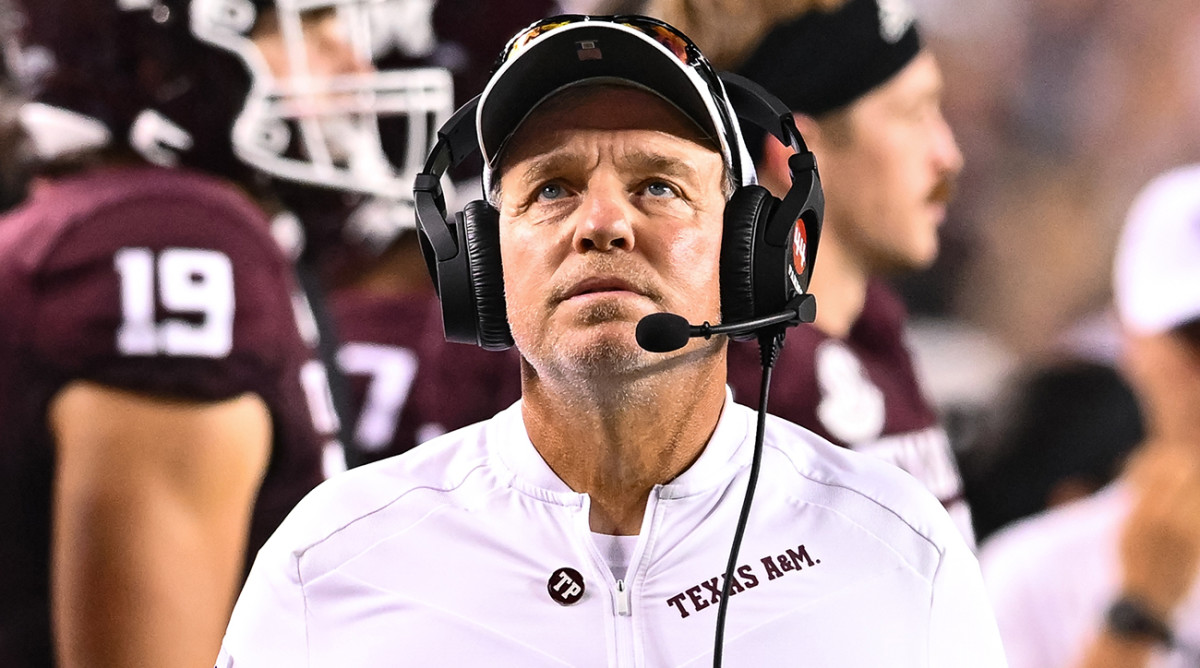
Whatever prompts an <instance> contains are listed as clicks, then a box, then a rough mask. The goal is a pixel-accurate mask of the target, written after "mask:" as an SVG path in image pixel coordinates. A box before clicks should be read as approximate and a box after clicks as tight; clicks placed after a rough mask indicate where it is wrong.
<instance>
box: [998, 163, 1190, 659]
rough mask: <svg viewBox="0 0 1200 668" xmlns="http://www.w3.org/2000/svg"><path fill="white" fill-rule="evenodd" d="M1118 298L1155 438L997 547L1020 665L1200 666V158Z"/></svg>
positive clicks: (1165, 190) (1002, 596) (1135, 237)
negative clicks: (1089, 488) (1111, 477)
mask: <svg viewBox="0 0 1200 668" xmlns="http://www.w3.org/2000/svg"><path fill="white" fill-rule="evenodd" d="M1113 294H1114V298H1115V303H1116V310H1117V314H1118V316H1119V318H1120V320H1121V324H1122V327H1123V330H1124V339H1125V348H1124V351H1123V353H1122V356H1123V358H1122V364H1123V369H1124V371H1125V372H1126V375H1127V376H1128V378H1129V381H1130V384H1131V385H1132V386H1133V388H1134V391H1135V393H1136V394H1137V395H1138V399H1139V401H1140V404H1141V406H1142V409H1143V412H1144V417H1145V427H1146V438H1145V440H1144V441H1143V442H1142V444H1141V445H1140V446H1139V447H1138V449H1137V450H1136V451H1135V454H1134V455H1133V459H1132V461H1131V463H1130V465H1129V466H1128V467H1127V469H1126V471H1125V472H1124V473H1123V474H1122V475H1121V476H1120V477H1119V478H1117V480H1116V482H1114V483H1113V484H1111V485H1109V486H1108V487H1106V488H1104V489H1102V490H1101V491H1099V492H1097V493H1096V494H1095V495H1093V496H1091V497H1088V498H1086V499H1084V500H1082V501H1079V502H1076V503H1073V504H1070V505H1068V506H1064V507H1061V508H1058V509H1054V510H1050V511H1047V512H1046V513H1043V514H1041V515H1037V516H1034V517H1033V518H1030V519H1027V520H1024V521H1022V522H1020V523H1018V524H1016V525H1013V526H1012V527H1010V528H1009V529H1007V530H1005V531H1001V532H1000V533H998V534H996V536H995V537H994V538H992V539H991V540H989V541H988V542H987V543H985V544H984V546H983V551H982V553H981V557H980V558H981V562H982V565H983V567H984V574H985V576H986V578H987V584H988V589H989V591H990V593H991V595H992V598H993V600H994V602H995V606H996V613H997V616H998V619H999V622H1000V628H1001V633H1002V635H1003V637H1004V642H1005V648H1006V649H1007V651H1008V653H1009V656H1010V658H1011V660H1012V664H1013V665H1014V666H1021V667H1034V666H1046V667H1049V666H1056V667H1057V666H1063V667H1066V666H1077V667H1087V668H1091V667H1093V666H1094V667H1100V666H1107V667H1111V668H1121V667H1125V666H1156V667H1166V666H1169V667H1175V666H1179V667H1182V666H1195V665H1197V663H1198V662H1200V593H1198V592H1197V589H1196V585H1195V582H1196V575H1197V571H1198V569H1200V521H1198V519H1197V518H1200V166H1190V167H1185V168H1181V169H1176V170H1173V171H1171V172H1168V173H1166V174H1164V175H1161V176H1159V177H1158V178H1156V179H1155V180H1154V181H1152V182H1151V183H1150V184H1149V185H1148V186H1147V187H1146V188H1145V189H1144V190H1143V191H1142V193H1141V194H1140V195H1139V196H1138V197H1137V199H1136V200H1135V202H1134V204H1133V206H1132V208H1131V209H1130V211H1129V216H1128V218H1127V220H1126V223H1125V229H1124V230H1123V232H1122V235H1121V238H1120V241H1119V243H1118V246H1117V253H1116V259H1115V270H1114V284H1113Z"/></svg>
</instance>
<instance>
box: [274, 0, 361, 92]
mask: <svg viewBox="0 0 1200 668" xmlns="http://www.w3.org/2000/svg"><path fill="white" fill-rule="evenodd" d="M279 21H280V17H279V16H278V15H277V14H276V13H275V12H274V11H268V12H265V13H264V14H263V15H262V16H261V17H260V18H259V21H258V23H257V25H255V28H254V33H253V36H252V39H253V40H254V44H255V46H257V47H258V50H259V52H260V53H261V54H262V57H263V60H264V61H266V63H267V67H268V68H270V70H271V74H273V75H274V76H275V77H276V78H277V79H288V78H290V77H293V76H302V75H304V76H308V77H312V78H313V79H318V80H319V79H322V78H325V77H332V76H337V75H340V74H356V73H363V72H370V71H371V64H370V63H367V62H364V61H363V60H362V59H360V58H359V57H358V56H357V55H355V53H354V51H353V49H352V48H351V45H350V41H349V39H348V38H347V35H346V26H345V25H344V24H343V21H342V20H341V18H340V17H339V16H338V13H337V11H336V10H334V9H331V8H324V9H320V10H314V11H308V12H303V13H302V14H301V15H300V27H301V32H302V34H303V39H304V45H303V48H302V49H298V50H296V51H294V52H289V46H288V44H287V41H286V40H285V39H284V33H283V31H282V30H281V29H280V28H281V27H280V25H279ZM299 68H303V71H297V70H298V69H299Z"/></svg>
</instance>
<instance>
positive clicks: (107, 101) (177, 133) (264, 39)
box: [0, 0, 404, 668]
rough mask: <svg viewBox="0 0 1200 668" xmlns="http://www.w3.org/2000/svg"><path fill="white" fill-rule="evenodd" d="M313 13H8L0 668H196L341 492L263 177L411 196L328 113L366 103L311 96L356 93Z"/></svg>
mask: <svg viewBox="0 0 1200 668" xmlns="http://www.w3.org/2000/svg"><path fill="white" fill-rule="evenodd" d="M308 5H309V9H308V10H306V11H305V12H303V13H298V12H296V11H294V10H289V9H287V8H286V7H285V8H277V7H276V5H275V3H274V2H273V1H272V0H255V1H254V2H230V1H227V0H146V1H144V2H128V1H125V0H69V1H67V0H28V1H23V2H19V3H17V4H16V5H15V7H14V9H16V10H19V12H20V16H19V18H17V19H15V23H16V25H18V26H19V30H20V32H19V38H20V42H21V48H19V49H11V48H8V45H7V44H6V49H5V52H6V55H13V56H15V57H16V59H17V71H19V72H20V74H21V77H22V80H23V82H24V83H25V84H26V85H27V86H29V90H28V95H29V98H30V102H28V103H27V104H24V105H22V106H21V108H20V110H19V113H18V115H19V118H20V120H21V123H22V125H23V127H24V128H25V130H26V132H27V136H28V139H29V143H30V146H31V150H32V151H33V152H34V155H35V160H36V162H35V164H34V166H33V168H34V181H33V183H32V186H31V192H30V194H29V196H28V197H27V198H26V199H25V201H24V202H23V203H22V204H21V205H19V206H18V207H17V208H16V209H15V210H13V211H11V212H10V213H8V214H7V215H6V216H4V217H3V218H0V303H3V304H4V308H3V309H2V310H0V533H2V534H3V535H4V540H2V541H0V564H3V565H4V567H3V569H0V665H4V666H6V667H7V666H13V667H23V666H51V665H56V666H62V667H64V668H70V667H75V666H88V667H107V666H120V667H128V666H181V667H187V666H196V667H201V666H204V667H207V666H211V665H212V657H213V656H214V655H215V654H216V652H217V649H218V647H219V642H220V634H221V630H222V629H223V628H224V626H225V624H226V623H227V621H228V617H229V613H230V610H231V609H232V605H233V602H234V599H235V597H236V595H237V592H238V590H239V588H240V586H241V583H242V581H243V579H244V577H245V573H246V571H247V569H248V566H249V563H250V561H251V560H252V559H253V556H254V554H255V553H256V552H257V551H258V548H259V547H260V546H261V545H262V543H263V542H264V541H265V540H266V538H267V536H268V535H270V533H271V532H272V531H273V530H274V529H275V527H276V526H277V525H278V524H279V522H280V521H281V520H282V518H283V517H284V516H285V515H286V513H287V512H288V511H289V510H290V509H291V508H292V506H293V505H294V504H295V503H296V502H297V501H299V500H300V499H301V498H302V497H303V496H304V495H305V494H306V493H307V492H308V491H309V490H311V489H312V488H313V487H314V486H315V485H317V484H318V483H319V482H321V481H322V480H323V479H324V478H325V477H326V476H327V475H330V474H332V473H334V472H337V471H339V470H342V469H344V468H345V459H344V455H343V454H342V450H341V445H340V443H338V441H337V439H336V435H335V431H336V428H337V425H338V420H337V416H336V414H335V413H334V412H333V410H332V402H331V400H330V396H329V389H328V385H327V383H326V376H327V374H326V370H325V369H326V365H325V364H324V362H323V360H322V359H321V358H320V357H319V356H318V354H317V352H318V349H317V348H316V345H317V344H319V343H320V342H319V341H317V340H316V338H315V337H314V336H313V334H314V326H313V321H314V317H313V314H312V312H311V311H310V309H309V308H308V306H307V299H306V297H305V295H304V293H303V292H302V291H301V290H300V287H299V285H298V283H297V280H296V278H295V276H294V275H293V269H292V266H291V265H290V264H289V261H288V258H287V257H285V255H284V254H283V253H282V252H281V250H280V248H279V246H278V245H277V244H276V241H275V239H274V238H273V237H272V235H271V234H270V230H269V219H270V218H271V217H272V216H274V215H276V214H277V213H279V212H281V211H282V210H283V204H282V203H281V201H280V198H279V197H278V193H277V192H276V191H275V190H274V189H273V188H271V187H268V186H267V185H266V181H267V175H270V176H273V177H278V178H283V179H288V180H294V181H300V182H305V183H311V184H318V183H324V184H326V185H328V186H329V187H335V188H341V187H347V186H348V185H352V184H366V185H368V186H370V187H378V188H379V189H380V190H385V189H386V188H389V187H390V188H391V189H392V191H395V192H398V191H399V190H401V189H402V188H403V187H404V186H401V185H399V182H395V183H392V184H390V185H389V183H388V176H389V172H388V170H386V169H381V168H380V165H381V164H382V162H381V161H379V160H377V159H376V158H377V157H378V156H379V155H380V154H381V152H380V150H379V149H378V147H377V148H376V150H375V151H374V152H372V151H370V150H368V149H370V147H371V144H370V142H366V141H363V138H364V137H367V138H369V137H370V134H369V133H367V132H365V130H364V127H365V121H366V119H368V118H369V117H370V114H368V113H366V112H365V111H364V110H361V109H359V108H358V107H357V106H353V105H349V106H348V105H347V104H346V99H345V96H344V95H343V96H342V97H338V96H337V95H336V94H335V93H333V92H331V91H335V90H342V91H346V90H350V91H353V92H352V95H353V97H354V99H355V100H362V99H366V98H368V97H370V96H368V95H366V94H365V92H366V91H365V90H364V88H363V87H362V86H358V87H354V86H350V87H349V88H346V87H343V88H340V89H337V88H336V87H335V88H326V89H325V90H326V92H325V93H322V94H316V93H314V90H313V84H314V83H316V82H328V81H332V80H337V81H344V80H345V78H346V77H348V78H350V79H354V80H355V82H360V83H362V79H364V78H365V77H366V75H368V74H371V71H370V70H371V68H370V63H369V55H370V52H369V50H367V49H363V48H361V42H356V41H354V39H355V38H356V37H361V36H362V35H356V34H354V31H352V30H349V29H347V24H346V23H344V21H343V19H345V18H347V13H348V12H353V11H354V10H355V7H354V6H353V4H352V3H347V2H339V3H327V4H325V5H321V3H308ZM335 5H336V9H335ZM375 6H377V7H378V6H379V5H378V3H375ZM362 17H363V14H361V13H360V14H358V15H355V17H354V18H362ZM350 25H354V26H360V25H363V23H361V22H359V21H356V22H354V23H352V24H350ZM356 45H358V46H356ZM377 97H380V98H381V99H387V98H386V96H384V95H379V96H377ZM326 105H331V106H332V108H333V109H343V110H345V109H347V108H350V109H353V110H354V112H355V113H354V114H351V115H346V114H344V113H343V114H338V113H334V112H332V111H330V106H326ZM377 144H378V142H376V145H377ZM235 153H236V155H235Z"/></svg>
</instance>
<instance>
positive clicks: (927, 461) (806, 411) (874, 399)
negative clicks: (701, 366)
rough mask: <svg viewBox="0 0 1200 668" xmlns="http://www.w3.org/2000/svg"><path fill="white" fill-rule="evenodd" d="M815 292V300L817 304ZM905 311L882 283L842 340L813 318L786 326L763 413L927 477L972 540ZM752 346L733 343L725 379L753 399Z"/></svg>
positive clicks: (756, 366)
mask: <svg viewBox="0 0 1200 668" xmlns="http://www.w3.org/2000/svg"><path fill="white" fill-rule="evenodd" d="M820 301H821V300H820V296H819V295H818V297H817V308H818V310H819V309H820ZM906 318H907V313H906V311H905V309H904V306H903V304H902V303H901V302H900V300H899V298H898V297H897V296H896V295H895V294H894V293H893V292H892V290H891V289H890V288H888V287H887V286H886V285H885V284H884V283H882V282H880V281H873V282H871V283H870V284H869V285H868V287H867V297H866V302H865V304H864V305H863V312H862V314H861V315H860V316H859V318H858V321H857V322H855V323H854V326H853V327H852V328H851V330H850V334H849V335H848V336H847V337H846V338H845V339H837V338H833V337H830V336H827V335H826V334H825V333H824V332H822V331H821V330H820V329H817V328H816V327H814V326H812V325H801V326H799V327H794V328H792V329H790V330H788V334H787V340H786V342H785V343H784V346H783V350H782V351H781V352H780V356H779V360H778V361H777V362H776V363H775V370H774V372H773V375H772V378H771V393H770V395H769V397H768V400H767V411H768V412H769V413H772V414H774V415H778V416H780V417H782V418H784V419H786V420H789V421H791V422H794V423H796V424H798V425H800V426H802V427H806V428H808V429H810V430H812V431H814V432H816V433H818V434H820V435H821V436H824V437H825V438H827V439H829V440H830V441H832V442H834V443H836V444H838V445H841V446H842V447H847V448H851V449H853V450H859V451H862V452H866V453H868V454H871V455H874V456H876V457H879V458H880V459H883V460H886V461H889V462H891V463H893V464H895V465H897V466H899V467H900V468H902V469H904V470H905V471H908V472H909V473H910V474H912V475H913V476H914V477H916V478H917V479H918V480H920V481H922V482H923V483H925V485H926V486H927V487H928V488H929V490H930V491H931V492H933V493H934V495H936V496H937V497H938V498H939V499H940V500H941V501H942V504H943V505H945V506H946V509H947V510H948V511H949V512H950V513H951V515H952V516H954V520H955V522H956V523H957V524H958V525H959V528H960V529H962V530H963V533H964V536H966V537H967V539H968V540H969V541H970V540H972V537H973V532H972V531H971V524H970V513H969V511H968V510H967V506H966V503H965V501H964V500H963V497H962V478H961V476H960V475H959V473H958V468H957V466H956V465H955V463H954V459H953V453H952V451H951V449H950V441H949V438H948V437H947V435H946V431H945V429H943V428H942V426H941V425H940V424H939V421H938V416H937V414H936V413H935V412H934V410H933V408H932V407H931V406H930V405H929V402H928V401H927V400H926V398H925V395H924V393H923V392H922V391H921V387H920V384H919V383H918V382H917V375H916V371H915V370H914V368H913V362H912V356H911V355H910V353H909V350H908V347H907V346H906V344H905V342H904V322H905V320H906ZM761 379H762V366H761V363H760V361H759V353H758V344H757V343H754V342H749V343H739V342H733V343H731V344H730V346H729V385H730V387H732V389H733V396H734V399H736V400H737V401H738V402H739V403H742V404H745V405H747V406H750V407H752V408H757V407H758V398H759V388H760V386H761Z"/></svg>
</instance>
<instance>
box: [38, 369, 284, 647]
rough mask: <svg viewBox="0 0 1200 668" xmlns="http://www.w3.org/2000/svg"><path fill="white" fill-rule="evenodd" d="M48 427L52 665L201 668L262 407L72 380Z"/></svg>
mask: <svg viewBox="0 0 1200 668" xmlns="http://www.w3.org/2000/svg"><path fill="white" fill-rule="evenodd" d="M49 421H50V428H51V430H52V433H53V435H54V437H55V444H56V446H57V451H56V454H57V460H58V462H57V474H56V475H57V477H56V479H55V491H54V510H53V513H54V536H53V553H52V558H53V562H52V565H51V567H52V575H51V580H52V583H53V585H52V586H53V592H52V605H53V616H54V624H55V627H56V634H55V642H56V644H57V647H56V649H57V653H58V660H59V663H58V665H59V666H62V667H63V668H74V667H76V666H88V667H91V668H104V667H107V666H120V667H122V668H134V667H139V666H147V667H157V666H179V667H183V668H187V667H190V666H196V667H197V668H208V667H210V666H212V660H213V657H214V656H216V655H217V651H218V648H219V646H220V642H221V634H222V632H223V630H224V628H225V625H226V623H227V621H228V618H229V614H230V610H231V609H232V606H233V602H234V599H235V597H236V596H237V591H238V586H239V582H240V581H241V576H242V569H243V565H244V559H245V549H246V541H247V535H248V532H249V525H250V516H251V509H252V507H253V504H254V499H255V494H256V492H257V490H258V487H259V483H260V482H261V480H262V477H263V475H264V472H265V470H266V466H267V462H268V460H269V455H270V442H271V420H270V417H269V414H268V411H267V408H266V406H265V404H264V403H263V401H262V400H261V399H260V398H259V397H258V396H256V395H253V394H245V395H242V396H239V397H235V398H233V399H228V400H224V401H215V402H195V401H186V402H185V401H176V400H168V399H162V398H156V397H152V396H149V395H143V394H136V393H131V392H127V391H123V390H117V389H113V388H110V387H107V386H103V385H97V384H94V383H90V382H82V381H78V382H74V383H72V384H70V385H68V386H66V387H65V388H64V389H63V390H62V391H60V392H59V394H58V395H57V396H56V397H55V399H54V401H53V403H52V406H51V409H50V415H49Z"/></svg>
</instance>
